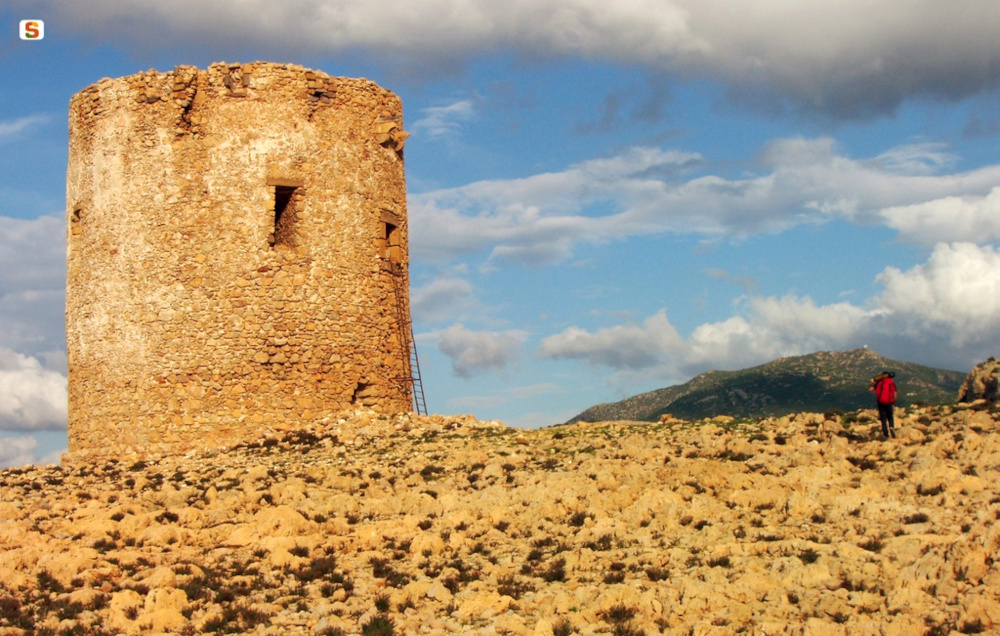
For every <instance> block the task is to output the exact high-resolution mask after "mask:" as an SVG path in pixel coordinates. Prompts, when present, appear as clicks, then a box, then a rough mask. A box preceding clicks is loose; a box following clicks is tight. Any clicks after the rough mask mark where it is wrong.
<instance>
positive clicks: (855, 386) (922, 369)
mask: <svg viewBox="0 0 1000 636" xmlns="http://www.w3.org/2000/svg"><path fill="white" fill-rule="evenodd" d="M884 369H889V370H892V371H894V372H895V373H896V382H897V385H898V386H899V401H898V404H899V406H908V405H910V404H915V403H932V404H933V403H941V402H947V401H952V400H954V399H955V395H956V393H957V391H958V389H959V387H960V386H961V384H962V382H963V381H964V380H965V376H966V373H963V372H959V371H951V370H947V369H938V368H934V367H928V366H924V365H919V364H916V363H912V362H902V361H899V360H892V359H889V358H886V357H884V356H881V355H879V354H878V353H876V352H874V351H872V350H871V349H868V348H862V349H852V350H849V351H818V352H815V353H811V354H806V355H802V356H785V357H781V358H777V359H775V360H772V361H770V362H766V363H764V364H761V365H757V366H754V367H748V368H746V369H739V370H735V371H718V370H711V371H706V372H705V373H702V374H700V375H698V376H695V377H694V378H692V379H691V380H689V381H688V382H685V383H684V384H679V385H674V386H670V387H665V388H662V389H656V390H653V391H647V392H644V393H640V394H638V395H634V396H631V397H628V398H626V399H624V400H620V401H618V402H611V403H604V404H596V405H594V406H591V407H589V408H587V409H585V410H584V411H582V412H580V413H579V414H577V415H576V416H575V417H573V418H571V419H569V420H568V421H567V422H566V423H567V424H569V423H573V422H596V421H604V420H619V419H626V420H636V421H655V420H657V419H658V418H659V417H660V415H663V414H666V413H669V414H671V415H673V416H674V417H678V418H681V419H689V420H696V419H701V418H705V417H714V416H717V415H729V416H732V417H774V416H781V415H788V414H791V413H796V412H804V411H813V412H822V411H826V410H829V409H840V410H844V411H850V410H856V409H859V408H864V407H868V406H871V405H872V404H873V398H872V396H871V393H870V392H869V391H868V390H867V389H868V380H869V378H871V377H872V376H874V375H876V374H878V373H879V372H881V371H882V370H884Z"/></svg>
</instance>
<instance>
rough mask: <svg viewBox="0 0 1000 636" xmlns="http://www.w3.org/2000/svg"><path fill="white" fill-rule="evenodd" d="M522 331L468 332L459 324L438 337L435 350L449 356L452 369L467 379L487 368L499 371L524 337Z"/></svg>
mask: <svg viewBox="0 0 1000 636" xmlns="http://www.w3.org/2000/svg"><path fill="white" fill-rule="evenodd" d="M527 338H528V335H527V334H526V333H525V332H523V331H518V330H509V331H471V330H469V329H466V328H465V326H464V325H462V324H461V323H457V324H454V325H452V326H451V327H448V328H447V329H445V330H444V331H442V332H441V333H440V335H439V336H438V349H440V351H441V353H443V354H444V355H446V356H448V358H450V359H451V369H452V372H453V373H454V374H455V375H457V376H458V377H461V378H471V377H473V376H475V375H477V374H480V373H484V372H487V371H503V370H504V369H506V367H507V365H508V364H510V363H512V362H513V361H514V360H515V359H516V358H517V355H518V353H519V351H520V349H521V347H522V346H523V345H524V342H525V341H526V340H527Z"/></svg>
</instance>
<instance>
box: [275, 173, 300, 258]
mask: <svg viewBox="0 0 1000 636" xmlns="http://www.w3.org/2000/svg"><path fill="white" fill-rule="evenodd" d="M300 198H301V197H300V195H299V193H298V188H297V187H296V186H289V185H277V186H274V234H273V235H272V241H271V244H272V245H273V246H275V247H277V246H278V245H287V246H293V245H294V244H295V224H296V216H297V207H298V206H297V203H298V200H299V199H300Z"/></svg>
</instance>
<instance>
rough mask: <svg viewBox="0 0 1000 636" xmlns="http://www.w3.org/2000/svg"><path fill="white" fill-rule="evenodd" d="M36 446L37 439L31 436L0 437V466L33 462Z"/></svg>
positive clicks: (6, 466)
mask: <svg viewBox="0 0 1000 636" xmlns="http://www.w3.org/2000/svg"><path fill="white" fill-rule="evenodd" d="M36 448H38V440H36V439H35V438H34V437H31V436H22V437H0V468H9V467H11V466H23V465H25V464H34V463H35V449H36ZM52 463H57V462H52Z"/></svg>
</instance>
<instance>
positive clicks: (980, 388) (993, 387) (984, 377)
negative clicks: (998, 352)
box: [958, 357, 1000, 404]
mask: <svg viewBox="0 0 1000 636" xmlns="http://www.w3.org/2000/svg"><path fill="white" fill-rule="evenodd" d="M998 383H1000V361H998V360H997V359H996V358H992V357H991V358H989V359H988V360H986V361H985V362H981V363H979V364H977V365H976V366H975V368H973V369H972V371H971V372H969V375H968V376H967V377H966V378H965V382H963V383H962V386H961V387H960V388H959V389H958V401H959V402H974V401H975V400H986V401H987V402H988V403H991V404H995V403H996V402H997V397H998V388H997V387H998Z"/></svg>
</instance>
